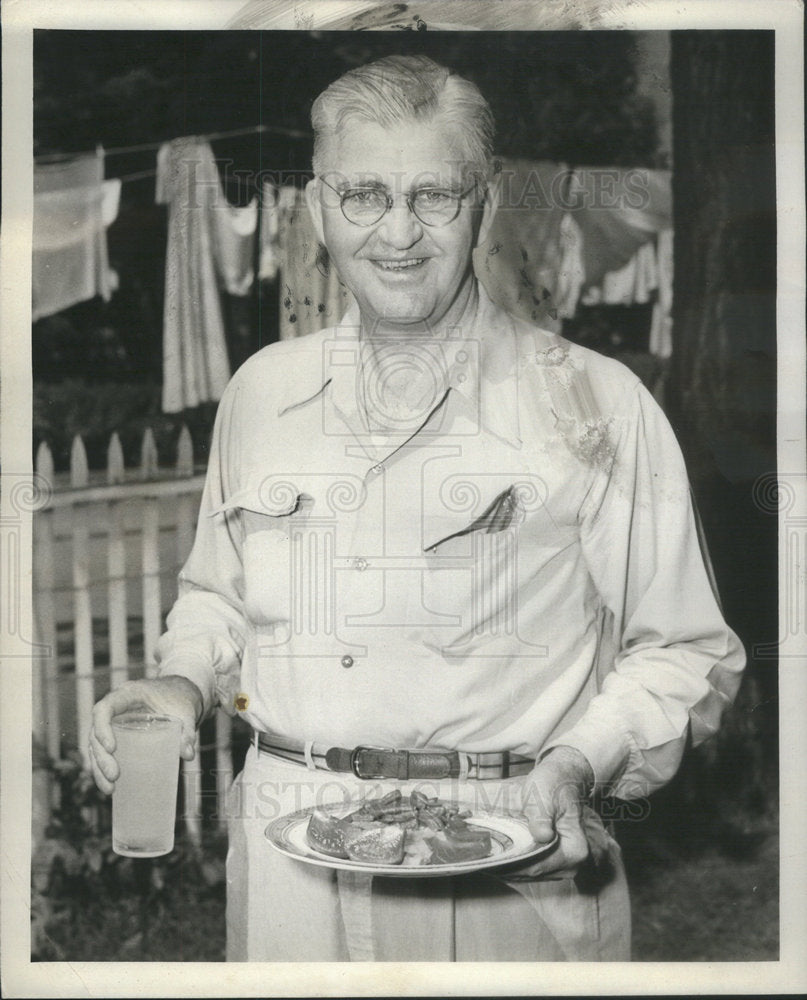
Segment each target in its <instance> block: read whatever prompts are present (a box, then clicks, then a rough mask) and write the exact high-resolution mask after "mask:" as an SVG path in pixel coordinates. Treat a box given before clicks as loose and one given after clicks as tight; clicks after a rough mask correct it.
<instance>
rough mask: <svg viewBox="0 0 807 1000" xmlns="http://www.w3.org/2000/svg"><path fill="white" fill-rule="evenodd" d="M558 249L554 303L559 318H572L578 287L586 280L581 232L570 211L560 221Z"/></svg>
mask: <svg viewBox="0 0 807 1000" xmlns="http://www.w3.org/2000/svg"><path fill="white" fill-rule="evenodd" d="M560 249H561V260H560V266H559V268H558V279H557V286H556V289H555V305H556V307H557V310H558V316H559V317H560V318H561V319H572V318H573V317H574V314H575V312H576V311H577V302H578V299H579V298H580V289H581V288H582V287H583V284H584V282H585V280H586V270H585V267H584V266H583V232H582V230H581V229H580V226H579V225H578V224H577V222H576V221H575V218H574V216H573V215H572V214H571V213H570V212H566V213H565V214H564V216H563V218H562V219H561V221H560Z"/></svg>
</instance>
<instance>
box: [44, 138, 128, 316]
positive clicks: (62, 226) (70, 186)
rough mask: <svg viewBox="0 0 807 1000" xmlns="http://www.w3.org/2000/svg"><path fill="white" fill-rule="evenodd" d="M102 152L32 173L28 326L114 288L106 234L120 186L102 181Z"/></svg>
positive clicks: (115, 210) (108, 293) (114, 215)
mask: <svg viewBox="0 0 807 1000" xmlns="http://www.w3.org/2000/svg"><path fill="white" fill-rule="evenodd" d="M103 178H104V153H103V150H102V149H99V150H97V152H96V153H94V154H92V155H90V156H82V157H77V158H76V159H74V160H69V161H66V162H64V163H54V164H48V165H47V166H37V167H35V168H34V214H33V232H32V273H31V286H32V316H33V319H34V320H37V319H41V318H42V317H43V316H51V315H52V314H53V313H57V312H60V311H61V310H62V309H67V308H69V307H70V306H72V305H75V304H76V303H77V302H84V301H86V300H87V299H92V298H94V297H95V296H96V295H100V296H101V297H102V298H103V299H104V300H106V301H108V300H109V298H110V296H111V295H112V292H114V291H115V290H116V289H117V287H118V276H117V274H116V273H115V272H114V271H113V270H112V269H111V268H110V267H109V261H108V256H107V240H106V230H107V228H108V227H109V226H110V225H111V224H112V223H113V222H114V221H115V219H116V218H117V216H118V209H119V205H120V189H121V185H120V181H117V180H110V181H104V179H103Z"/></svg>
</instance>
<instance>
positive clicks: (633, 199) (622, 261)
mask: <svg viewBox="0 0 807 1000" xmlns="http://www.w3.org/2000/svg"><path fill="white" fill-rule="evenodd" d="M568 204H569V207H570V210H571V212H572V214H573V215H574V219H575V221H576V222H577V224H578V225H579V226H580V228H581V230H582V232H583V265H584V268H585V273H586V281H585V284H586V287H587V288H588V287H591V286H592V285H601V284H602V281H603V279H604V278H605V275H606V274H608V273H609V272H612V271H619V270H621V269H622V268H624V267H625V266H626V265H627V264H628V263H629V262H630V260H631V258H632V257H633V256H634V254H635V253H636V252H637V251H638V249H639V248H640V247H641V246H643V245H644V244H645V243H649V242H651V241H653V240H654V239H655V235H656V233H658V232H660V231H661V230H662V229H665V228H669V227H670V226H671V225H672V189H671V183H670V172H669V171H667V170H645V169H638V168H637V169H624V168H606V167H590V168H585V169H576V170H575V171H574V174H573V176H572V179H571V182H570V185H569V189H568Z"/></svg>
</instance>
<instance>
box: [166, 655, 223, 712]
mask: <svg viewBox="0 0 807 1000" xmlns="http://www.w3.org/2000/svg"><path fill="white" fill-rule="evenodd" d="M159 676H160V677H184V678H185V680H188V681H191V682H192V683H193V684H195V685H196V687H198V688H199V690H200V692H201V694H202V704H203V709H202V719H206V718H207V716H208V715H209V714H210V711H211V709H212V708H213V705H214V704H215V700H216V675H215V671H214V670H213V667H212V666H211V665H210V664H209V663H207V662H206V661H205V660H203V659H201V658H200V659H194V658H193V657H189V656H188V655H187V654H184V653H183V654H179V653H177V654H175V655H173V656H169V657H167V658H166V659H165V660H163V662H162V663H161V664H160V673H159ZM200 721H201V720H200Z"/></svg>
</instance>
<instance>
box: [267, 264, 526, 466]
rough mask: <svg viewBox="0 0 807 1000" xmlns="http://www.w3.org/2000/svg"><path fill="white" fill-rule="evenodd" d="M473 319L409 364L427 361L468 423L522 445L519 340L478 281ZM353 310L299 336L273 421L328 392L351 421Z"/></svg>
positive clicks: (357, 341)
mask: <svg viewBox="0 0 807 1000" xmlns="http://www.w3.org/2000/svg"><path fill="white" fill-rule="evenodd" d="M477 290H478V303H477V309H476V314H475V315H474V317H473V319H472V320H471V323H470V328H469V330H468V332H467V333H462V332H460V331H458V335H457V336H456V337H447V338H445V339H440V340H434V341H427V342H425V343H424V344H423V348H422V350H417V351H415V352H414V353H413V357H412V359H411V360H412V363H414V364H418V363H420V364H432V365H434V366H435V370H441V371H442V372H443V378H444V380H445V385H446V386H447V388H448V389H449V390H450V392H451V393H452V394H453V395H454V396H456V397H457V400H458V401H459V402H460V404H461V406H462V408H463V409H464V410H465V411H466V412H467V413H468V414H469V416H471V418H472V419H479V421H480V422H481V425H482V427H483V428H484V429H485V430H487V431H489V432H491V433H492V434H495V435H496V436H497V437H499V438H501V439H502V440H504V441H506V442H507V443H508V444H510V445H512V446H513V447H516V448H518V447H520V445H521V435H520V429H519V418H518V353H519V351H518V336H517V331H516V327H515V323H514V320H513V318H512V317H511V316H510V315H508V313H506V312H505V311H504V310H503V309H501V308H500V307H499V306H497V305H496V304H495V303H494V302H493V301H492V300H491V299H490V297H489V296H488V294H487V292H486V291H485V289H484V288H483V286H482V285H481V284H479V283H477ZM359 330H360V325H359V314H358V307H357V306H356V304H355V303H353V304H352V305H351V306H350V308H349V309H348V311H347V312H346V313H345V315H344V316H343V317H342V320H341V321H340V323H339V324H338V326H335V327H329V328H328V329H326V330H322V331H321V332H320V333H317V334H310V335H308V336H307V337H305V338H301V342H298V343H301V346H302V343H305V349H304V353H303V355H302V356H301V357H296V358H295V359H294V363H293V365H291V366H290V370H289V372H288V378H287V379H286V381H285V383H284V386H283V389H282V391H281V396H280V400H279V405H278V411H277V412H278V416H282V415H283V414H284V413H287V412H288V411H289V410H292V409H296V408H297V407H299V406H303V405H305V404H306V403H310V402H312V401H313V400H314V399H316V398H317V397H319V396H320V395H321V394H322V393H323V392H325V391H326V390H328V391H329V392H330V393H331V397H332V400H333V403H334V405H335V406H336V407H337V409H339V410H340V411H341V412H342V414H343V415H344V416H345V417H346V418H347V419H348V420H349V421H350V422H351V423H352V422H353V421H354V420H356V417H357V413H358V406H357V399H356V385H357V379H356V373H357V370H358V366H359V364H360V362H361V352H362V350H363V349H366V347H365V345H363V343H362V341H361V338H360V336H359Z"/></svg>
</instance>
